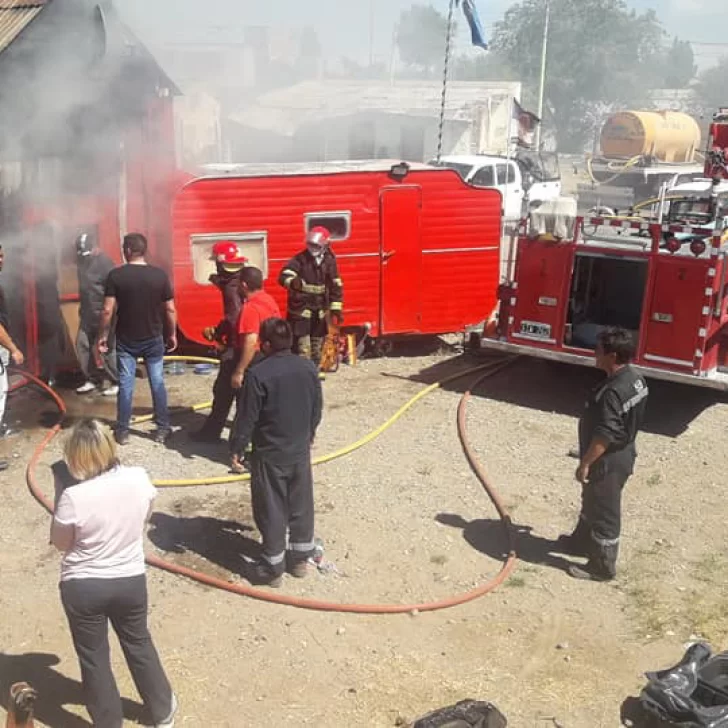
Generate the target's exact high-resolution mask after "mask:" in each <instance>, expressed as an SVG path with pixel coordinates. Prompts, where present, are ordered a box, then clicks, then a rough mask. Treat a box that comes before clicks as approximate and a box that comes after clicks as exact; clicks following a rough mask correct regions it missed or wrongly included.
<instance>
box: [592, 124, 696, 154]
mask: <svg viewBox="0 0 728 728" xmlns="http://www.w3.org/2000/svg"><path fill="white" fill-rule="evenodd" d="M700 136H701V135H700V127H699V126H698V123H697V122H696V121H695V119H693V118H692V117H691V116H688V115H687V114H682V113H680V112H676V111H620V112H619V113H616V114H612V115H611V116H610V117H609V118H608V119H607V120H606V121H605V122H604V126H603V127H602V134H601V140H600V146H601V153H602V156H603V157H604V158H606V159H632V158H633V157H640V156H651V157H654V158H655V159H657V160H658V161H660V162H671V163H675V164H679V163H691V162H694V161H695V152H696V151H698V150H699V149H700Z"/></svg>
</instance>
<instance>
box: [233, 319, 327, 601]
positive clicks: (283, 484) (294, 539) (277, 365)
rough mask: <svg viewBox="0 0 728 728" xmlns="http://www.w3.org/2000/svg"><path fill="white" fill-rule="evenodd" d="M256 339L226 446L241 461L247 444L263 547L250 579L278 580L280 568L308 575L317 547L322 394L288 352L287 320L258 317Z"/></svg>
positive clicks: (311, 371)
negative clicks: (316, 463)
mask: <svg viewBox="0 0 728 728" xmlns="http://www.w3.org/2000/svg"><path fill="white" fill-rule="evenodd" d="M260 343H261V351H262V354H263V357H264V358H263V359H261V361H260V362H259V363H258V364H256V365H255V366H254V367H252V368H251V369H249V370H248V372H247V373H246V375H245V381H244V384H243V391H242V400H241V406H239V408H238V415H237V418H236V421H235V424H236V427H235V429H234V432H233V434H232V436H231V439H230V453H231V456H232V459H233V462H238V463H239V462H240V459H241V458H242V456H243V453H244V452H245V451H246V449H247V446H248V444H249V443H250V442H252V443H253V446H254V448H253V454H252V456H251V495H252V502H253V517H254V519H255V524H256V526H257V527H258V530H259V531H260V534H261V537H262V540H263V544H262V546H263V548H262V552H263V553H262V558H261V560H260V561H258V562H256V563H255V564H254V565H253V567H252V571H253V574H252V575H251V580H252V581H255V582H257V583H263V584H268V585H270V586H273V587H277V586H280V584H281V577H282V576H283V572H284V571H285V570H286V569H288V571H289V572H290V574H291V575H292V576H294V577H297V578H303V577H305V576H306V571H307V567H306V562H307V560H308V559H309V557H311V556H312V555H313V552H314V548H315V543H314V499H313V474H312V471H311V446H312V444H313V442H314V439H315V437H316V430H317V428H318V426H319V424H320V422H321V414H322V407H323V395H322V391H321V382H320V381H319V379H318V376H317V370H316V368H315V367H314V366H313V364H312V363H311V362H310V361H304V360H302V359H301V358H300V357H297V356H294V355H293V353H292V351H291V346H292V344H293V333H292V332H291V327H290V326H289V324H288V322H286V321H284V320H283V319H281V318H277V317H272V318H268V319H266V320H265V321H263V322H262V323H261V325H260ZM287 536H288V537H287Z"/></svg>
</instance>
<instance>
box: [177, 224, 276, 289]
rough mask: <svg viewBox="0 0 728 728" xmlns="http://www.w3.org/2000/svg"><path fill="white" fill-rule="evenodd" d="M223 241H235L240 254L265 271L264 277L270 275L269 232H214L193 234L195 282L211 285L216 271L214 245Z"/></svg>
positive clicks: (250, 263)
mask: <svg viewBox="0 0 728 728" xmlns="http://www.w3.org/2000/svg"><path fill="white" fill-rule="evenodd" d="M222 241H230V242H231V243H235V245H237V246H238V250H240V254H241V255H244V256H245V257H246V258H247V259H248V264H249V265H254V266H255V267H256V268H260V270H261V271H263V278H267V277H268V233H267V232H265V231H262V232H250V233H213V234H209V235H192V236H191V238H190V242H191V248H192V266H193V270H194V276H195V283H199V284H200V285H201V286H206V285H211V284H210V276H211V275H212V274H213V273H215V272H216V267H215V261H214V260H212V246H213V245H215V243H219V242H222Z"/></svg>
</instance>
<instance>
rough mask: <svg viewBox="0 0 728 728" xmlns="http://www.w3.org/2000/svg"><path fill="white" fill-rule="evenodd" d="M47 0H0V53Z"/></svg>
mask: <svg viewBox="0 0 728 728" xmlns="http://www.w3.org/2000/svg"><path fill="white" fill-rule="evenodd" d="M48 2H49V0H0V53H2V52H3V51H4V50H5V49H6V48H7V47H8V46H9V45H10V44H11V43H12V42H13V41H14V40H15V39H16V38H17V37H18V36H19V35H20V34H21V33H22V32H23V30H25V28H27V27H28V25H30V23H31V22H33V20H34V19H35V18H36V16H37V15H38V14H39V13H40V12H41V10H43V8H44V7H45V6H46V5H47V4H48Z"/></svg>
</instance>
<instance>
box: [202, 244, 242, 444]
mask: <svg viewBox="0 0 728 728" xmlns="http://www.w3.org/2000/svg"><path fill="white" fill-rule="evenodd" d="M212 259H213V260H214V261H215V267H216V268H217V272H216V273H213V275H211V276H210V283H212V285H213V286H215V287H216V288H218V290H219V291H220V293H221V295H222V306H223V314H224V316H223V319H222V321H220V322H219V323H218V325H217V326H208V327H207V328H206V329H205V330H204V331H203V332H202V335H203V336H204V338H205V339H207V341H209V342H212V343H214V344H215V348H216V349H217V350H218V352H219V353H220V367H219V369H218V373H217V379H216V380H215V384H214V385H213V388H212V394H213V401H212V410H211V411H210V414H209V416H208V418H207V420H206V421H205V424H204V425H203V426H202V427H201V428H200V429H199V430H198V431H197V432H194V433H193V434H192V435H191V439H193V440H195V441H196V442H218V441H219V440H220V436H221V435H222V431H223V429H224V428H225V423H226V422H227V418H228V415H229V414H230V408H231V407H232V406H233V401H234V400H235V396H236V392H235V390H234V389H233V388H232V378H233V374H234V373H235V366H236V365H237V362H238V360H239V358H240V349H239V347H238V334H237V327H238V320H239V319H240V309H241V306H242V303H241V298H240V271H241V270H242V268H243V266H245V264H246V263H247V262H248V261H247V258H245V257H243V256H242V255H241V254H240V251H239V250H238V246H237V245H235V243H232V242H229V241H220V242H217V243H215V245H213V246H212Z"/></svg>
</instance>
